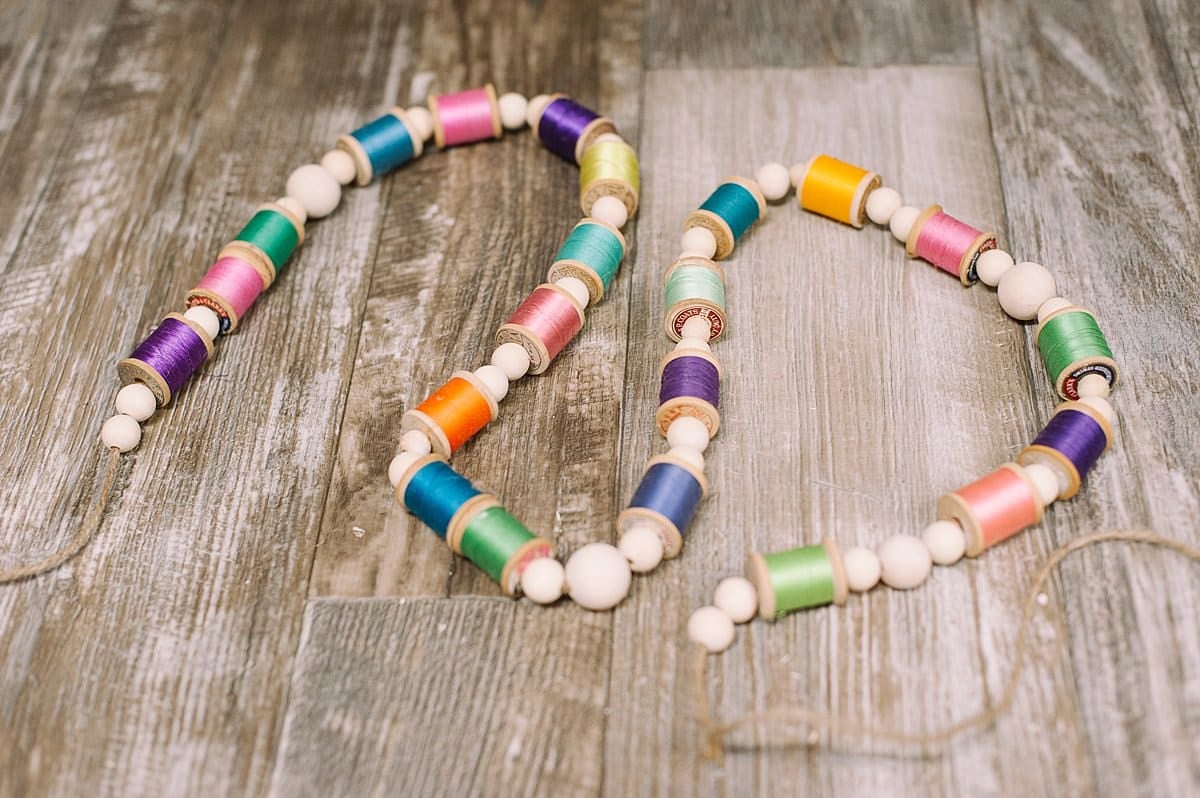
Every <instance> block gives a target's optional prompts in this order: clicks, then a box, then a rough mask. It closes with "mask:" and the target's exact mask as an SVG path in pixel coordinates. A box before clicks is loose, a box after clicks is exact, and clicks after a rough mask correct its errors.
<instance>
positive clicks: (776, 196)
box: [754, 163, 792, 202]
mask: <svg viewBox="0 0 1200 798" xmlns="http://www.w3.org/2000/svg"><path fill="white" fill-rule="evenodd" d="M754 179H755V180H756V181H758V185H759V188H761V189H762V193H763V196H764V197H765V198H766V199H767V201H768V202H778V201H779V200H781V199H783V198H784V197H786V196H787V193H788V191H789V190H790V189H791V187H792V179H791V177H790V176H789V175H788V169H787V167H786V166H784V165H783V164H781V163H768V164H763V166H762V168H761V169H759V170H758V172H756V173H755V175H754Z"/></svg>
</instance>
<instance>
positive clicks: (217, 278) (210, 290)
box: [185, 255, 268, 332]
mask: <svg viewBox="0 0 1200 798" xmlns="http://www.w3.org/2000/svg"><path fill="white" fill-rule="evenodd" d="M267 285H268V281H267V280H264V279H263V275H262V272H260V271H259V269H258V268H257V267H256V266H254V264H252V263H249V262H247V261H244V260H242V259H241V258H239V257H237V256H235V255H226V256H225V257H223V258H218V259H217V262H216V263H214V264H213V265H212V267H211V268H210V269H209V270H208V272H207V273H206V274H205V275H204V277H202V278H201V279H200V282H199V283H197V285H196V287H195V288H193V289H192V290H190V291H188V292H187V296H186V298H185V299H186V302H187V305H188V307H192V306H194V305H204V306H205V307H208V308H211V309H212V310H213V311H215V312H216V314H217V316H218V317H219V318H220V320H221V331H222V332H232V331H234V330H236V329H237V326H238V322H239V321H240V320H241V318H242V316H244V315H246V311H248V310H250V307H251V306H252V305H253V304H254V301H255V300H256V299H258V297H259V295H260V294H261V293H262V292H263V290H264V289H265V288H266V287H267Z"/></svg>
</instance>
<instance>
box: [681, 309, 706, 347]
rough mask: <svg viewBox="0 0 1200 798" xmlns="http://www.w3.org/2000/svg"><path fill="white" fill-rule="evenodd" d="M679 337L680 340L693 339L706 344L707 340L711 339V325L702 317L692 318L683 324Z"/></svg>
mask: <svg viewBox="0 0 1200 798" xmlns="http://www.w3.org/2000/svg"><path fill="white" fill-rule="evenodd" d="M680 335H681V336H682V338H695V339H697V340H700V341H704V342H705V343H708V339H709V338H711V337H712V323H711V322H709V320H708V319H706V318H705V317H704V316H692V317H691V318H690V319H688V320H687V321H685V322H684V323H683V328H682V329H681V330H680Z"/></svg>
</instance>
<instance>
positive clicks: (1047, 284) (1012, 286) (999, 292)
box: [996, 260, 1058, 321]
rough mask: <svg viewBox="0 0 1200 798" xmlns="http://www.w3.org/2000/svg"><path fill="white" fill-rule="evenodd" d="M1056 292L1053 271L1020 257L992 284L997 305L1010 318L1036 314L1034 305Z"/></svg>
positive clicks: (1030, 316) (1029, 316) (1030, 317)
mask: <svg viewBox="0 0 1200 798" xmlns="http://www.w3.org/2000/svg"><path fill="white" fill-rule="evenodd" d="M1057 294H1058V286H1056V285H1055V284H1054V275H1052V274H1051V273H1050V271H1049V270H1048V269H1047V268H1046V267H1045V266H1043V265H1041V264H1040V263H1034V262H1033V261H1028V260H1027V261H1023V262H1022V263H1018V264H1017V265H1016V266H1013V267H1012V268H1011V269H1009V270H1008V271H1006V272H1005V273H1004V275H1003V276H1002V277H1001V278H1000V282H999V283H998V284H997V285H996V298H997V299H999V300H1000V307H1002V308H1004V312H1005V313H1007V314H1008V315H1010V316H1012V317H1013V318H1014V319H1020V320H1022V321H1029V320H1030V319H1035V318H1037V311H1038V308H1040V307H1041V306H1042V303H1043V302H1045V301H1046V300H1047V299H1050V298H1051V297H1053V296H1056V295H1057Z"/></svg>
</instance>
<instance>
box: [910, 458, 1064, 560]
mask: <svg viewBox="0 0 1200 798" xmlns="http://www.w3.org/2000/svg"><path fill="white" fill-rule="evenodd" d="M1054 490H1055V491H1056V492H1057V491H1058V480H1057V479H1055V481H1054ZM921 541H922V542H923V543H924V544H925V548H927V549H928V550H929V557H930V559H932V560H933V561H934V562H935V563H937V564H938V565H954V563H956V562H958V561H959V560H961V559H962V558H963V555H964V554H966V552H967V536H966V535H964V534H963V531H962V527H961V526H959V525H958V524H956V523H954V522H953V521H934V522H933V523H932V524H930V525H929V526H927V527H925V531H924V532H922V533H921Z"/></svg>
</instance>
